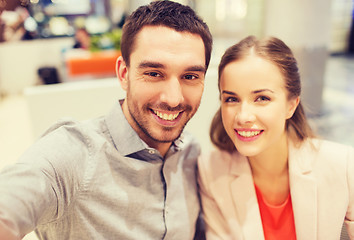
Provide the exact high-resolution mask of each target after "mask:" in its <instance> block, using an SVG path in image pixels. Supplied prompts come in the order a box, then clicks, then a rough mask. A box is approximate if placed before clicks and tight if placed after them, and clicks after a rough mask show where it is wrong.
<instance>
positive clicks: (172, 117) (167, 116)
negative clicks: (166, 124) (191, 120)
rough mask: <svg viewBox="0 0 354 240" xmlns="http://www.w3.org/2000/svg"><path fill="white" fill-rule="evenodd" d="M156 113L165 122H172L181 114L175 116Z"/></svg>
mask: <svg viewBox="0 0 354 240" xmlns="http://www.w3.org/2000/svg"><path fill="white" fill-rule="evenodd" d="M154 113H155V114H156V115H157V116H158V117H159V118H161V119H163V120H168V121H172V120H175V119H176V118H177V117H178V115H179V113H175V114H167V113H161V112H159V111H156V110H154Z"/></svg>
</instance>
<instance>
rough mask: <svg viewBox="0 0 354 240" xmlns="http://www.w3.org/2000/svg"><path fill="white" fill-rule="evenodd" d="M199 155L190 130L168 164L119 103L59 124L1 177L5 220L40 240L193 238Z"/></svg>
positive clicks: (1, 214) (169, 154)
mask: <svg viewBox="0 0 354 240" xmlns="http://www.w3.org/2000/svg"><path fill="white" fill-rule="evenodd" d="M199 152H200V147H199V145H198V144H197V143H196V142H195V141H194V140H193V139H192V138H191V136H190V135H188V134H186V133H184V134H183V135H182V136H181V137H180V138H179V139H178V140H176V141H175V142H174V143H173V144H172V146H171V147H170V149H169V151H168V152H167V154H166V157H165V159H163V157H162V156H161V155H160V154H159V152H158V151H156V150H155V149H152V148H149V147H148V146H147V145H146V144H145V143H144V142H143V141H142V140H141V139H140V138H139V137H138V135H137V134H136V132H135V131H134V130H133V129H132V128H131V126H130V125H129V124H128V122H127V120H126V119H125V117H124V115H123V113H122V109H121V107H120V105H119V104H118V103H117V104H116V105H115V106H114V108H113V109H112V111H111V112H110V113H109V114H108V115H107V116H105V117H101V118H97V119H93V120H88V121H85V122H81V123H79V122H75V121H69V120H68V121H61V122H58V123H57V124H55V125H54V126H52V127H51V128H50V129H49V130H48V131H47V132H46V133H45V134H44V135H43V137H41V138H40V139H39V140H38V141H37V142H36V143H35V144H34V145H33V146H32V147H31V148H30V149H29V150H28V151H27V152H26V153H25V154H24V155H23V156H22V157H21V159H20V160H19V162H18V163H16V164H15V165H13V166H9V167H7V168H5V169H3V171H2V173H1V174H0V223H2V224H6V225H7V226H9V227H10V228H11V229H13V231H14V232H16V233H18V234H19V235H20V236H23V235H24V234H26V233H28V232H30V231H32V230H34V229H36V232H37V234H38V236H39V237H40V239H63V240H68V239H75V240H77V239H85V240H87V239H95V240H97V239H124V240H127V239H139V240H140V239H144V240H145V239H154V240H156V239H178V240H187V239H193V236H194V232H195V224H196V220H197V217H198V213H199V210H200V207H199V200H198V195H197V186H196V159H197V156H198V155H199Z"/></svg>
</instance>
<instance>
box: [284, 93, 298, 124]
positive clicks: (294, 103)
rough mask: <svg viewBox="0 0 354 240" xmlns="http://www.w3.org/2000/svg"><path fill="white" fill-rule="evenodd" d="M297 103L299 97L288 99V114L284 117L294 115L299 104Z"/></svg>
mask: <svg viewBox="0 0 354 240" xmlns="http://www.w3.org/2000/svg"><path fill="white" fill-rule="evenodd" d="M299 103H300V97H296V98H293V99H290V100H289V106H288V114H287V116H286V119H289V118H291V117H292V116H293V115H294V112H295V110H296V108H297V106H298V105H299Z"/></svg>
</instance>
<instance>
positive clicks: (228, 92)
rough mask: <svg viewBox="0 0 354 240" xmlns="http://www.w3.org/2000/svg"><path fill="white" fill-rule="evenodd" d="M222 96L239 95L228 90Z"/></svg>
mask: <svg viewBox="0 0 354 240" xmlns="http://www.w3.org/2000/svg"><path fill="white" fill-rule="evenodd" d="M222 94H229V95H237V94H236V93H234V92H231V91H227V90H223V91H222Z"/></svg>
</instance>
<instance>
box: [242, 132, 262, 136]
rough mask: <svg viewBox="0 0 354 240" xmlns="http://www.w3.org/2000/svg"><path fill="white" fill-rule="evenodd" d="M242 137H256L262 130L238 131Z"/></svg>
mask: <svg viewBox="0 0 354 240" xmlns="http://www.w3.org/2000/svg"><path fill="white" fill-rule="evenodd" d="M237 133H238V134H239V135H241V136H242V137H254V136H256V135H258V134H260V133H261V131H237Z"/></svg>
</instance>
